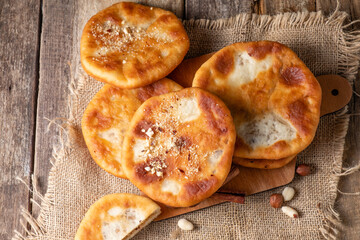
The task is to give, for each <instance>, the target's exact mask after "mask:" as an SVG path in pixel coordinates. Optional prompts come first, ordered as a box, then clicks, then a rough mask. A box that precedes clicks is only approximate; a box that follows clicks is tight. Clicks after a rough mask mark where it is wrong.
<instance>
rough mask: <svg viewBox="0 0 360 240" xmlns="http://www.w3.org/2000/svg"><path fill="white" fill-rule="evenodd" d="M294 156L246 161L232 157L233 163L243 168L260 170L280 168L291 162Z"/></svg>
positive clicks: (245, 159)
mask: <svg viewBox="0 0 360 240" xmlns="http://www.w3.org/2000/svg"><path fill="white" fill-rule="evenodd" d="M295 157H296V155H295V156H290V157H286V158H281V159H247V158H239V157H234V158H233V162H234V163H235V164H238V165H240V166H243V167H248V168H260V169H275V168H281V167H283V166H285V165H286V164H288V163H289V162H291V161H292V160H293V159H294V158H295Z"/></svg>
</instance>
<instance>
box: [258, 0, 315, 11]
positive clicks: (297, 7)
mask: <svg viewBox="0 0 360 240" xmlns="http://www.w3.org/2000/svg"><path fill="white" fill-rule="evenodd" d="M302 11H309V12H311V11H315V0H301V1H299V0H285V1H284V0H276V1H272V0H260V1H259V13H260V14H269V15H275V14H279V13H284V12H302Z"/></svg>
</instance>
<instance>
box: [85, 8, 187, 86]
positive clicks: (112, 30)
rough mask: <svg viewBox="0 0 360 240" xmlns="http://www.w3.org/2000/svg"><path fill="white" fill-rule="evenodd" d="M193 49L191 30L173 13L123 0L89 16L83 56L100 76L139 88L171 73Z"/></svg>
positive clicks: (88, 69) (94, 74)
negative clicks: (187, 31) (190, 46)
mask: <svg viewBox="0 0 360 240" xmlns="http://www.w3.org/2000/svg"><path fill="white" fill-rule="evenodd" d="M109 26H111V27H109ZM124 29H125V30H124ZM188 49H189V38H188V36H187V33H186V31H185V29H184V27H183V25H182V23H181V21H180V20H178V19H177V17H176V16H175V15H174V14H173V13H171V12H169V11H165V10H163V9H160V8H155V7H147V6H143V5H140V4H136V3H129V2H121V3H117V4H114V5H112V6H110V7H108V8H106V9H104V10H102V11H100V12H98V13H97V14H96V15H94V16H93V17H92V18H91V19H90V20H89V21H88V22H87V24H86V25H85V28H84V30H83V34H82V38H81V44H80V56H81V63H82V66H83V68H84V70H85V71H86V72H87V73H88V74H89V75H90V76H92V77H93V78H95V79H96V80H99V81H102V82H105V83H110V84H112V85H114V86H118V87H121V88H136V87H141V86H145V85H148V84H150V83H153V82H155V81H157V80H158V79H161V78H163V77H165V76H166V75H168V74H169V73H170V72H171V71H172V70H174V69H175V67H176V66H177V65H178V64H180V62H181V61H182V59H183V58H184V57H185V54H186V52H187V51H188ZM163 51H165V52H167V54H165V55H164V54H163Z"/></svg>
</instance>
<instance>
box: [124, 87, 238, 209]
mask: <svg viewBox="0 0 360 240" xmlns="http://www.w3.org/2000/svg"><path fill="white" fill-rule="evenodd" d="M234 143H235V128H234V123H233V119H232V117H231V115H230V112H229V110H228V109H227V107H226V106H225V104H224V103H223V102H222V101H221V100H220V99H219V98H217V97H216V96H214V95H212V94H210V93H208V92H206V91H204V90H202V89H198V88H186V89H183V90H180V91H178V92H173V93H168V94H165V95H161V96H157V97H152V98H150V99H148V100H147V101H145V102H144V103H143V104H142V105H141V107H140V108H139V109H138V110H137V111H136V113H135V114H134V117H133V119H132V120H131V123H130V127H129V130H128V131H127V133H126V135H125V138H124V145H123V152H122V155H123V157H122V162H121V163H122V167H123V170H124V172H125V174H126V176H127V177H128V178H129V180H130V181H131V182H132V183H133V184H135V185H136V186H137V187H138V188H139V189H140V190H141V191H143V192H144V193H145V194H146V195H147V196H149V197H150V198H152V199H154V200H156V201H158V202H161V203H164V204H166V205H169V206H174V207H186V206H191V205H194V204H196V203H198V202H200V201H202V200H203V199H205V198H207V197H209V196H210V195H212V194H213V193H214V192H216V190H217V189H218V188H219V187H220V186H221V185H222V184H223V182H224V180H225V179H226V177H227V175H228V173H229V170H230V167H231V162H232V155H233V150H234Z"/></svg>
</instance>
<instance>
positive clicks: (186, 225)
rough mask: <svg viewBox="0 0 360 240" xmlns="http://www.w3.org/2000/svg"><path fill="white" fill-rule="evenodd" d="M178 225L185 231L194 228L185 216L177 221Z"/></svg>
mask: <svg viewBox="0 0 360 240" xmlns="http://www.w3.org/2000/svg"><path fill="white" fill-rule="evenodd" d="M178 226H179V228H181V230H185V231H190V230H193V229H194V225H193V224H192V223H191V222H190V221H188V220H186V219H185V218H182V219H180V220H179V221H178Z"/></svg>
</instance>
